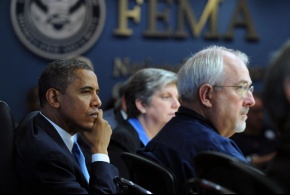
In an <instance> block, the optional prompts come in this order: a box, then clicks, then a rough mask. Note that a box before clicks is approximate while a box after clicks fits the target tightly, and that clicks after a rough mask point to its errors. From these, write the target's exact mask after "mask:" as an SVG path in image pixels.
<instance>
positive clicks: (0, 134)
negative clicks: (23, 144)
mask: <svg viewBox="0 0 290 195" xmlns="http://www.w3.org/2000/svg"><path fill="white" fill-rule="evenodd" d="M14 131H15V123H14V118H13V115H12V113H11V111H10V108H9V106H8V105H7V103H5V102H4V101H1V100H0V154H1V156H2V157H1V159H0V173H1V174H0V194H12V193H19V191H20V189H19V181H18V177H17V175H16V171H15V164H14V155H15V151H14Z"/></svg>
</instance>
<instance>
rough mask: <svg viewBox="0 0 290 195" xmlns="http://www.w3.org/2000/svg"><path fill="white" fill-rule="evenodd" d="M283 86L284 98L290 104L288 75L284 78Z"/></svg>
mask: <svg viewBox="0 0 290 195" xmlns="http://www.w3.org/2000/svg"><path fill="white" fill-rule="evenodd" d="M283 85H284V86H283V87H284V93H285V95H286V98H287V100H288V102H290V75H289V76H287V77H285V79H284V83H283Z"/></svg>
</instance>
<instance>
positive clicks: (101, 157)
mask: <svg viewBox="0 0 290 195" xmlns="http://www.w3.org/2000/svg"><path fill="white" fill-rule="evenodd" d="M96 161H104V162H107V163H110V158H109V156H108V155H107V154H100V153H98V154H93V155H92V162H96Z"/></svg>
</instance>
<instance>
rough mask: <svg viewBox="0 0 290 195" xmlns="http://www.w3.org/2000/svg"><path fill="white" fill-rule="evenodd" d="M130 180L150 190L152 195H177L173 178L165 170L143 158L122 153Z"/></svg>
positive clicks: (172, 175) (171, 174)
mask: <svg viewBox="0 0 290 195" xmlns="http://www.w3.org/2000/svg"><path fill="white" fill-rule="evenodd" d="M121 158H122V160H123V161H124V163H125V164H126V166H127V168H128V171H129V175H130V180H131V181H133V182H135V183H137V184H139V185H141V186H143V187H144V188H146V189H148V190H150V191H151V192H152V193H153V194H177V193H178V192H177V186H176V181H175V176H174V174H173V173H171V172H170V171H169V170H168V169H167V168H165V167H163V166H161V165H159V164H157V163H156V162H154V161H152V160H149V159H147V158H145V157H143V156H140V155H137V154H133V153H129V152H123V153H122V154H121Z"/></svg>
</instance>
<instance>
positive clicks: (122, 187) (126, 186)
mask: <svg viewBox="0 0 290 195" xmlns="http://www.w3.org/2000/svg"><path fill="white" fill-rule="evenodd" d="M114 182H115V184H116V185H117V189H118V194H152V192H150V191H149V190H147V189H145V188H143V187H141V186H139V185H137V184H135V183H134V182H132V181H130V180H128V179H125V178H123V177H119V176H116V177H115V178H114Z"/></svg>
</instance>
